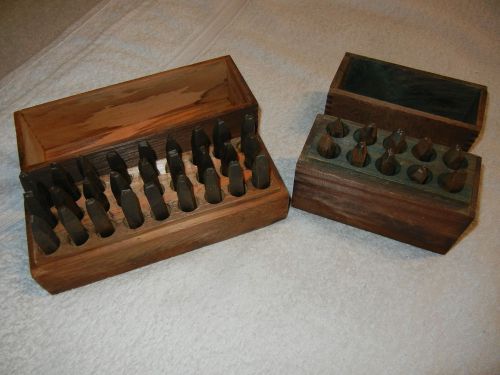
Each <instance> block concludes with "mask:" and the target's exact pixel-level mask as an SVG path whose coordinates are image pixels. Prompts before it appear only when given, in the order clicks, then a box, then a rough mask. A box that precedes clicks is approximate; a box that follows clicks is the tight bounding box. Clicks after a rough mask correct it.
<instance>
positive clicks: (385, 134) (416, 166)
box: [292, 53, 487, 254]
mask: <svg viewBox="0 0 500 375" xmlns="http://www.w3.org/2000/svg"><path fill="white" fill-rule="evenodd" d="M486 95H487V90H486V87H484V86H481V85H476V84H473V83H469V82H464V81H459V80H456V79H452V78H448V77H443V76H438V75H435V74H432V73H427V72H423V71H419V70H415V69H411V68H407V67H403V66H400V65H395V64H391V63H387V62H384V61H379V60H375V59H371V58H367V57H364V56H358V55H354V54H350V53H347V54H346V55H345V57H344V59H343V61H342V63H341V65H340V67H339V69H338V71H337V74H336V75H335V78H334V80H333V82H332V85H331V87H330V91H329V93H328V98H327V102H326V108H325V114H324V115H323V114H320V115H318V116H317V117H316V120H315V121H314V124H313V126H312V128H311V131H310V133H309V136H308V138H307V141H306V144H305V146H304V148H303V150H302V153H301V155H300V157H299V160H298V162H297V167H296V171H295V180H294V189H293V197H292V205H293V206H294V207H296V208H299V209H302V210H305V211H308V212H311V213H314V214H317V215H320V216H324V217H327V218H330V219H333V220H337V221H340V222H343V223H346V224H349V225H352V226H355V227H358V228H361V229H364V230H368V231H371V232H374V233H378V234H381V235H383V236H387V237H390V238H393V239H396V240H399V241H401V242H405V243H408V244H412V245H414V246H417V247H421V248H423V249H427V250H431V251H433V252H437V253H440V254H445V253H446V252H447V251H448V250H449V249H450V248H451V247H452V246H453V244H454V243H455V242H456V241H457V239H458V238H459V237H460V236H461V235H462V233H463V232H464V231H465V230H466V228H467V227H468V226H469V224H470V223H471V222H472V221H473V219H474V217H475V213H476V207H477V200H478V190H479V181H480V172H481V158H480V157H479V156H475V155H472V154H470V153H468V152H466V151H467V150H468V149H469V147H470V146H471V145H472V143H473V142H474V140H475V138H476V137H477V135H478V134H479V131H480V129H481V127H482V123H483V117H484V111H485V103H486Z"/></svg>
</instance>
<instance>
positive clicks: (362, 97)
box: [325, 53, 487, 150]
mask: <svg viewBox="0 0 500 375" xmlns="http://www.w3.org/2000/svg"><path fill="white" fill-rule="evenodd" d="M486 96H487V88H486V87H485V86H482V85H478V84H475V83H470V82H465V81H461V80H458V79H454V78H450V77H445V76H440V75H437V74H433V73H429V72H425V71H422V70H417V69H413V68H408V67H405V66H401V65H397V64H393V63H389V62H386V61H381V60H376V59H372V58H369V57H365V56H360V55H355V54H352V53H346V54H345V56H344V58H343V60H342V62H341V64H340V66H339V69H338V71H337V73H336V74H335V77H334V79H333V82H332V84H331V86H330V90H329V93H328V99H327V103H326V107H325V114H328V115H333V116H338V117H342V118H345V119H348V120H352V121H356V122H360V123H365V124H366V123H372V122H373V123H375V124H376V125H377V127H380V128H383V129H388V130H396V129H398V128H402V129H404V130H405V131H406V132H407V134H409V135H411V136H413V137H417V138H422V137H431V138H432V139H433V141H434V142H436V143H439V144H443V145H448V146H454V145H456V144H460V145H461V146H462V147H463V148H464V149H466V150H468V149H469V147H470V146H471V145H472V143H473V142H474V140H475V139H476V137H477V136H478V135H479V132H480V131H481V128H482V126H483V120H484V112H485V105H486Z"/></svg>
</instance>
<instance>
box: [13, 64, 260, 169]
mask: <svg viewBox="0 0 500 375" xmlns="http://www.w3.org/2000/svg"><path fill="white" fill-rule="evenodd" d="M257 110H258V103H257V101H256V99H255V97H254V96H253V94H252V92H251V91H250V89H249V87H248V86H247V84H246V82H245V80H244V79H243V77H242V75H241V73H240V72H239V70H238V68H237V67H236V65H235V63H234V61H233V60H232V58H231V57H230V56H223V57H219V58H215V59H212V60H207V61H203V62H200V63H196V64H193V65H188V66H184V67H181V68H177V69H173V70H169V71H166V72H162V73H158V74H153V75H150V76H147V77H142V78H137V79H134V80H131V81H127V82H123V83H118V84H115V85H112V86H108V87H103V88H99V89H96V90H93V91H89V92H85V93H82V94H78V95H74V96H70V97H67V98H63V99H59V100H55V101H52V102H49V103H45V104H40V105H37V106H34V107H31V108H25V109H22V110H20V111H17V112H16V113H15V114H14V118H15V124H16V133H17V142H18V150H19V161H20V166H21V169H22V170H23V171H29V170H33V169H39V168H40V167H44V166H47V165H48V164H49V163H51V162H55V161H57V162H63V164H64V162H66V164H65V167H67V168H68V169H69V170H70V172H72V174H73V171H74V170H75V166H74V165H72V164H74V163H69V162H68V160H70V159H74V158H75V157H77V156H79V155H87V156H89V157H90V159H91V160H92V162H94V164H95V165H96V166H97V167H98V169H99V170H100V172H102V173H104V172H106V167H107V163H106V162H105V158H104V154H103V152H104V151H105V150H107V149H109V148H111V147H117V150H119V151H120V153H121V154H122V156H123V157H124V158H125V160H126V161H127V162H129V160H128V157H129V155H135V154H136V153H135V149H136V142H137V141H139V140H142V139H146V140H148V141H149V142H150V143H151V145H152V146H153V147H154V148H155V149H156V152H157V153H158V156H159V157H164V155H165V151H164V150H163V148H160V146H159V145H160V144H164V136H165V135H166V134H167V133H170V134H171V135H172V136H174V137H175V138H176V139H177V141H178V142H179V143H180V144H181V146H182V147H186V148H187V147H188V146H189V137H190V135H191V129H192V128H193V127H194V126H195V125H206V126H205V129H206V131H207V132H210V131H211V129H212V127H213V125H214V124H215V120H216V119H218V118H220V119H223V120H224V121H225V122H226V124H228V126H229V127H230V128H231V131H232V132H233V136H238V135H239V126H240V125H239V124H240V123H241V122H242V121H243V117H244V115H245V114H252V115H254V116H255V119H256V120H257ZM160 139H161V142H160V141H159V140H160ZM157 146H158V148H157ZM129 149H130V150H129ZM131 150H133V151H134V152H132V151H131ZM74 177H76V178H78V176H76V175H75V176H74Z"/></svg>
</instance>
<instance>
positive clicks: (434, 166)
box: [315, 118, 473, 194]
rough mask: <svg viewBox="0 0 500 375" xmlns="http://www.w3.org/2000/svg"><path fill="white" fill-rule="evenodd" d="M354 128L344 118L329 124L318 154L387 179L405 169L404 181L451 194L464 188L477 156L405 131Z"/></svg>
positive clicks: (318, 140)
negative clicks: (414, 136)
mask: <svg viewBox="0 0 500 375" xmlns="http://www.w3.org/2000/svg"><path fill="white" fill-rule="evenodd" d="M353 125H354V124H353V123H351V122H348V121H344V120H342V119H340V118H335V119H334V120H331V121H328V122H327V123H326V126H325V127H324V130H322V131H321V130H320V131H319V132H320V134H318V138H317V143H316V146H315V147H316V152H317V153H318V154H319V155H320V156H321V157H322V158H324V159H329V160H334V159H336V158H342V157H343V158H344V160H342V163H344V164H347V163H348V164H349V165H350V166H352V167H355V168H360V169H364V168H366V169H370V171H374V172H376V173H378V174H380V175H383V176H398V175H399V174H400V173H401V171H403V170H404V171H405V172H406V173H404V174H403V176H405V177H404V179H407V180H408V181H411V182H412V183H414V184H417V185H426V184H430V183H432V182H434V183H435V182H437V184H436V185H437V186H438V187H439V189H440V190H441V191H444V192H447V193H452V194H455V193H459V192H461V191H462V190H463V189H464V187H465V185H466V181H467V177H468V167H469V162H468V158H471V157H473V156H472V155H470V154H467V153H466V152H465V151H464V150H463V149H462V148H461V146H460V145H456V146H455V147H451V148H444V146H441V145H435V144H433V142H432V140H431V139H430V138H429V137H424V138H422V139H413V138H409V137H407V136H406V134H405V132H404V131H403V130H402V129H397V130H395V131H393V132H387V131H380V130H379V129H377V127H376V126H375V124H368V125H364V126H353ZM343 148H346V149H344V150H343ZM373 167H374V168H373Z"/></svg>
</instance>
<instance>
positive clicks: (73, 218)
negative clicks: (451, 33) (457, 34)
mask: <svg viewBox="0 0 500 375" xmlns="http://www.w3.org/2000/svg"><path fill="white" fill-rule="evenodd" d="M485 102H486V87H484V86H480V85H476V84H472V83H469V82H463V81H458V80H455V79H451V78H447V77H442V76H437V75H434V74H431V73H427V72H422V71H418V70H415V69H411V68H407V67H403V66H399V65H395V64H391V63H386V62H383V61H379V60H374V59H371V58H367V57H363V56H358V55H353V54H350V53H347V54H346V55H345V57H344V59H343V61H342V63H341V65H340V67H339V70H338V72H337V74H336V75H335V78H334V80H333V82H332V85H331V87H330V91H329V94H328V99H327V104H326V109H325V114H324V115H318V116H317V118H316V120H315V121H314V124H313V126H312V129H311V131H310V134H309V137H308V139H307V141H306V144H305V146H304V149H303V151H302V154H301V155H300V158H299V160H298V162H297V168H296V172H295V182H294V192H293V198H292V205H293V206H294V207H296V208H299V209H303V210H306V211H309V212H311V213H315V214H318V215H321V216H325V217H327V218H331V219H334V220H338V221H341V222H344V223H347V224H350V225H353V226H356V227H359V228H362V229H365V230H369V231H372V232H375V233H379V234H382V235H384V236H387V237H391V238H394V239H397V240H399V241H402V242H406V243H409V244H413V245H415V246H419V247H421V248H424V249H427V250H431V251H434V252H438V253H443V254H444V253H446V252H447V251H448V250H449V249H450V248H451V246H452V245H453V244H454V243H455V242H456V240H457V239H458V238H459V237H460V236H461V235H462V233H463V232H464V230H465V229H466V228H467V226H468V225H469V224H470V223H471V221H472V220H473V219H474V216H475V211H476V205H477V198H478V189H479V177H480V169H481V158H480V157H478V156H475V155H472V154H470V153H467V152H466V151H467V150H468V149H469V147H470V145H471V144H472V143H473V141H474V139H475V138H476V137H477V135H478V134H479V132H480V130H481V127H482V122H483V116H484V109H485ZM14 118H15V124H16V132H17V141H18V150H19V159H20V166H21V174H20V180H21V184H22V187H23V188H24V206H25V213H26V232H27V242H28V253H29V259H30V269H31V274H32V276H33V278H34V279H35V280H36V281H37V282H38V283H39V284H40V285H41V286H42V287H44V288H45V289H46V290H48V291H49V292H50V293H58V292H62V291H65V290H68V289H71V288H75V287H79V286H82V285H85V284H88V283H91V282H94V281H97V280H101V279H104V278H106V277H109V276H113V275H116V274H119V273H123V272H126V271H129V270H132V269H134V268H137V267H141V266H144V265H147V264H150V263H153V262H156V261H159V260H163V259H166V258H169V257H172V256H175V255H178V254H182V253H184V252H187V251H190V250H194V249H197V248H199V247H202V246H205V245H208V244H212V243H215V242H218V241H222V240H224V239H227V238H230V237H233V236H237V235H239V234H242V233H245V232H248V231H251V230H254V229H257V228H261V227H263V226H266V225H269V224H272V223H273V222H275V221H278V220H281V219H284V218H285V217H286V216H287V213H288V207H289V195H288V191H287V189H286V187H285V185H284V184H283V181H282V180H281V177H280V175H279V173H278V171H277V169H276V167H275V165H274V163H273V161H272V159H271V157H270V155H269V153H268V152H267V150H266V147H265V146H264V143H263V142H262V139H261V138H260V136H259V134H258V128H259V126H258V104H257V101H256V99H255V97H254V96H253V94H252V92H251V91H250V89H249V87H248V86H247V84H246V82H245V80H244V79H243V77H242V76H241V74H240V72H239V70H238V69H237V67H236V65H235V64H234V62H233V60H232V59H231V57H230V56H224V57H220V58H216V59H212V60H208V61H204V62H201V63H197V64H193V65H189V66H185V67H182V68H177V69H174V70H170V71H167V72H163V73H158V74H155V75H152V76H148V77H143V78H139V79H135V80H132V81H128V82H123V83H120V84H116V85H112V86H108V87H104V88H101V89H97V90H94V91H90V92H86V93H82V94H78V95H74V96H71V97H68V98H63V99H60V100H56V101H53V102H49V103H45V104H41V105H38V106H35V107H31V108H26V109H23V110H20V111H18V112H16V113H15V114H14Z"/></svg>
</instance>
